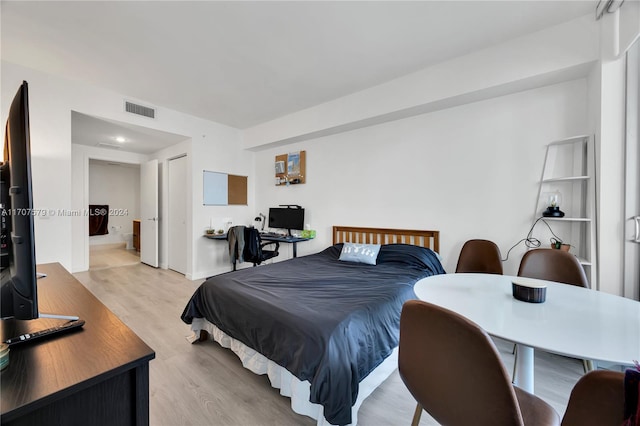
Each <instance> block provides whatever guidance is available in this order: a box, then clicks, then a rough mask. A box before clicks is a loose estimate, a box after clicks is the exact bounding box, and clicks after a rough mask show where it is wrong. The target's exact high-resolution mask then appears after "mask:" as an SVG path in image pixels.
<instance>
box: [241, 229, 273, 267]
mask: <svg viewBox="0 0 640 426" xmlns="http://www.w3.org/2000/svg"><path fill="white" fill-rule="evenodd" d="M271 244H275V245H276V246H275V249H273V250H264V247H266V246H268V245H271ZM279 248H280V243H278V242H277V241H268V242H266V243H263V242H262V239H261V238H260V232H259V231H258V230H257V229H256V228H248V227H247V228H245V229H244V252H243V258H244V260H245V262H251V263H253V266H255V265H259V264H261V263H262V262H264V261H265V260H267V259H271V258H273V257H276V256H278V254H279V253H278V249H279Z"/></svg>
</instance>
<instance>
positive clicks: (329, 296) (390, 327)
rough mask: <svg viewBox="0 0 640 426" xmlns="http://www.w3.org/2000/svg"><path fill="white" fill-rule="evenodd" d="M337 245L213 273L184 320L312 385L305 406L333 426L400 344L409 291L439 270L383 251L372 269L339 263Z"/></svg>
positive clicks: (429, 260)
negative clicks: (204, 324) (202, 324)
mask: <svg viewBox="0 0 640 426" xmlns="http://www.w3.org/2000/svg"><path fill="white" fill-rule="evenodd" d="M341 246H342V245H341V244H337V245H335V246H331V247H329V248H327V249H325V250H324V251H322V252H320V253H317V254H314V255H310V256H304V257H299V258H296V259H291V260H288V261H285V262H279V263H275V264H271V265H265V266H260V267H255V268H247V269H243V270H240V271H235V272H230V273H226V274H222V275H218V276H215V277H212V278H210V279H208V280H207V281H205V282H204V283H203V284H202V285H201V286H200V288H199V289H198V290H196V292H195V293H194V294H193V296H192V298H191V300H190V301H189V303H188V304H187V306H186V307H185V309H184V312H183V314H182V320H183V321H184V322H185V323H187V324H190V323H191V322H192V320H193V318H206V319H207V320H208V321H210V322H211V323H213V324H215V325H216V326H217V327H218V328H220V329H221V330H222V331H224V332H225V333H227V334H228V335H230V336H231V337H233V338H235V339H237V340H239V341H241V342H242V343H244V344H245V345H247V346H249V347H251V348H253V349H255V350H256V351H258V352H260V353H261V354H262V355H264V356H266V357H267V358H269V359H270V360H272V361H274V362H276V363H277V364H279V365H280V366H282V367H284V368H286V369H287V370H289V371H290V372H291V373H292V374H293V375H295V376H296V377H297V378H298V379H300V380H308V381H309V382H310V383H311V396H310V400H311V402H314V403H318V404H322V405H323V407H324V415H325V418H326V419H327V420H328V421H329V422H331V423H332V424H340V425H343V424H348V423H351V407H352V405H353V404H354V403H355V401H356V399H357V396H358V383H359V382H360V381H361V380H362V379H364V378H365V377H366V376H367V375H368V374H369V373H370V372H371V371H372V370H373V369H374V368H376V367H377V366H378V365H379V364H380V363H381V362H382V361H383V360H384V359H385V358H386V357H387V356H389V355H390V354H391V352H392V351H393V349H394V348H395V347H396V346H397V345H398V337H399V324H400V311H401V309H402V305H403V303H404V302H405V301H406V300H408V299H414V298H416V296H415V293H414V292H413V285H414V284H415V283H416V282H417V281H418V280H420V279H421V278H423V277H426V276H429V275H434V274H440V273H444V270H443V268H442V266H441V264H440V262H439V260H438V257H437V255H436V254H435V253H434V252H433V251H431V250H429V249H425V248H422V247H417V246H410V245H404V244H390V245H385V246H382V248H381V250H380V254H379V255H378V264H377V265H365V264H362V263H353V262H343V261H339V260H338V257H339V256H340V249H341Z"/></svg>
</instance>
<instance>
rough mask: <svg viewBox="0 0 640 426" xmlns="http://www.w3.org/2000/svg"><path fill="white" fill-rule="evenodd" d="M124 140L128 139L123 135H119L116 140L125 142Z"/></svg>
mask: <svg viewBox="0 0 640 426" xmlns="http://www.w3.org/2000/svg"><path fill="white" fill-rule="evenodd" d="M124 141H126V139H125V138H123V137H122V136H118V137H116V142H120V143H122V142H124Z"/></svg>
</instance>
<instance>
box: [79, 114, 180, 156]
mask: <svg viewBox="0 0 640 426" xmlns="http://www.w3.org/2000/svg"><path fill="white" fill-rule="evenodd" d="M187 139H190V138H189V137H187V136H182V135H176V134H173V133H168V132H162V131H159V130H154V129H150V128H147V127H142V126H136V125H134V124H128V123H121V122H119V121H114V120H107V119H104V118H97V117H92V116H90V115H86V114H81V113H79V112H76V111H72V112H71V143H74V144H78V145H88V146H95V147H98V148H106V149H116V150H122V151H127V152H135V153H138V154H145V155H148V154H152V153H154V152H156V151H159V150H161V149H164V148H166V147H169V146H171V145H175V144H177V143H179V142H182V141H184V140H187Z"/></svg>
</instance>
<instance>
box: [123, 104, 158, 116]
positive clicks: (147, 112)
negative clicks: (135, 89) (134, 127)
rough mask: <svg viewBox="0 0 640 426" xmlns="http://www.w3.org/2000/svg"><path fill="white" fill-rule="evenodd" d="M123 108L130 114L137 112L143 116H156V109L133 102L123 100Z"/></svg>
mask: <svg viewBox="0 0 640 426" xmlns="http://www.w3.org/2000/svg"><path fill="white" fill-rule="evenodd" d="M124 109H125V111H127V112H130V113H131V114H138V115H142V116H144V117H149V118H156V110H155V109H153V108H150V107H146V106H143V105H138V104H134V103H133V102H129V101H124Z"/></svg>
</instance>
